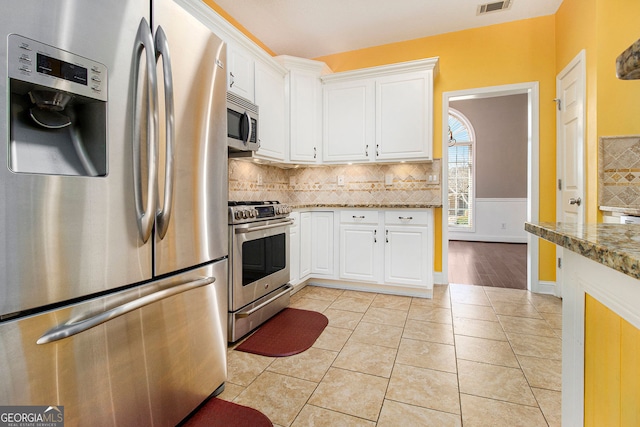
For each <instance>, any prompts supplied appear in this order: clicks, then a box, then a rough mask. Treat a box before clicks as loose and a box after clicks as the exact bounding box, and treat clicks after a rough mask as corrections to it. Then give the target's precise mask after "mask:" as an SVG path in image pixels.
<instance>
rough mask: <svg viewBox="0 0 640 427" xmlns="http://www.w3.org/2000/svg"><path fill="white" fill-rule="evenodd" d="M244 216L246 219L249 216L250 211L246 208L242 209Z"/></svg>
mask: <svg viewBox="0 0 640 427" xmlns="http://www.w3.org/2000/svg"><path fill="white" fill-rule="evenodd" d="M242 218H244V219H247V218H249V212H248V211H247V210H246V209H243V210H242Z"/></svg>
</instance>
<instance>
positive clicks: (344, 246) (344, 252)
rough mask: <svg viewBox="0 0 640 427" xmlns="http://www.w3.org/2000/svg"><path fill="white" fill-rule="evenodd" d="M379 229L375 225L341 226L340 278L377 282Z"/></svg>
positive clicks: (379, 264) (379, 263) (379, 245)
mask: <svg viewBox="0 0 640 427" xmlns="http://www.w3.org/2000/svg"><path fill="white" fill-rule="evenodd" d="M378 237H379V236H378V229H377V227H376V226H374V225H351V224H349V225H342V226H340V278H341V279H351V280H364V281H367V282H377V281H378V279H379V275H378V269H379V267H380V266H381V262H380V258H379V257H378V253H379V251H378V248H380V247H381V244H380V243H379V240H378Z"/></svg>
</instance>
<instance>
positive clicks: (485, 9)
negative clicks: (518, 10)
mask: <svg viewBox="0 0 640 427" xmlns="http://www.w3.org/2000/svg"><path fill="white" fill-rule="evenodd" d="M511 3H512V0H502V1H497V2H493V3H487V4H481V5H479V6H478V13H477V14H478V15H485V14H487V13H492V12H499V11H501V10H507V9H509V8H510V7H511Z"/></svg>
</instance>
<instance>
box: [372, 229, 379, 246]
mask: <svg viewBox="0 0 640 427" xmlns="http://www.w3.org/2000/svg"><path fill="white" fill-rule="evenodd" d="M377 235H378V230H373V243H378V238H377V237H376V236H377Z"/></svg>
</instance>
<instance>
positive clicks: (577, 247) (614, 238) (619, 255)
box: [524, 222, 640, 279]
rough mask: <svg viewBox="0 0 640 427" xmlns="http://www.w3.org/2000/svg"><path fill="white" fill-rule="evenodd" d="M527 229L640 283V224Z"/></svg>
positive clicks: (546, 225)
mask: <svg viewBox="0 0 640 427" xmlns="http://www.w3.org/2000/svg"><path fill="white" fill-rule="evenodd" d="M524 229H525V230H526V231H528V232H529V233H531V234H534V235H536V236H538V237H540V238H542V239H545V240H548V241H550V242H552V243H555V244H556V245H559V246H562V247H563V248H567V249H569V250H571V251H573V252H575V253H577V254H580V255H582V256H584V257H586V258H589V259H591V260H593V261H596V262H599V263H600V264H602V265H605V266H607V267H610V268H613V269H614V270H617V271H619V272H621V273H624V274H627V275H629V276H631V277H633V278H635V279H640V224H584V225H577V224H569V223H561V222H558V223H554V222H541V223H536V224H534V223H529V222H527V223H525V225H524Z"/></svg>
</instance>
